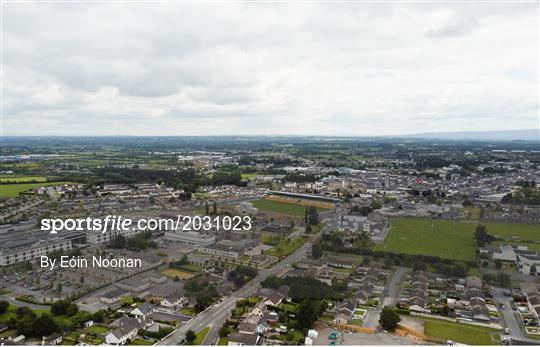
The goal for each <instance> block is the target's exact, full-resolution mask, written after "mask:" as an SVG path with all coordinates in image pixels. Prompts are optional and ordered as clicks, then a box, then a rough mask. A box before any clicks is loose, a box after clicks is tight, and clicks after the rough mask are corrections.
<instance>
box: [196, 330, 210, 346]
mask: <svg viewBox="0 0 540 347" xmlns="http://www.w3.org/2000/svg"><path fill="white" fill-rule="evenodd" d="M209 331H210V327H206V328H204V329H203V330H201V331H199V332H198V333H197V337H196V338H195V340H193V345H195V346H198V345H202V344H203V343H204V340H206V335H208V332H209Z"/></svg>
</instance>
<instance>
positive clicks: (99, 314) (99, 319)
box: [92, 310, 105, 323]
mask: <svg viewBox="0 0 540 347" xmlns="http://www.w3.org/2000/svg"><path fill="white" fill-rule="evenodd" d="M104 318H105V311H103V310H99V311H97V312H95V313H94V314H93V315H92V320H93V321H94V322H96V323H101V322H103V319H104Z"/></svg>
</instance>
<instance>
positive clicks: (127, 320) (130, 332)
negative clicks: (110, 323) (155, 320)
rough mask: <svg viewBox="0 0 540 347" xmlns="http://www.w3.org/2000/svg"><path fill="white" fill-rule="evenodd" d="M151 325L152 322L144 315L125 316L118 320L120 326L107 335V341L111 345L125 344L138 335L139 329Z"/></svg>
mask: <svg viewBox="0 0 540 347" xmlns="http://www.w3.org/2000/svg"><path fill="white" fill-rule="evenodd" d="M150 325H151V322H149V321H147V320H146V319H145V318H144V317H136V318H135V317H127V316H124V317H122V318H120V319H119V320H118V328H116V329H114V330H113V331H111V332H109V333H108V334H107V335H106V336H105V342H106V343H107V344H109V345H125V344H126V343H127V342H128V341H130V340H131V339H133V338H135V336H137V331H138V330H139V329H144V328H147V327H148V326H150Z"/></svg>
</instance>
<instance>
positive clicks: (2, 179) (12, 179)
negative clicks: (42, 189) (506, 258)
mask: <svg viewBox="0 0 540 347" xmlns="http://www.w3.org/2000/svg"><path fill="white" fill-rule="evenodd" d="M25 182H47V179H46V178H45V177H43V176H15V175H8V176H0V183H25Z"/></svg>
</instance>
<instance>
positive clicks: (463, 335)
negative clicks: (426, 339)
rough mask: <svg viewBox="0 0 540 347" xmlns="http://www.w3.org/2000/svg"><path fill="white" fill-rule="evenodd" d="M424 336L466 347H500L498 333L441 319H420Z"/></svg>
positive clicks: (493, 330)
mask: <svg viewBox="0 0 540 347" xmlns="http://www.w3.org/2000/svg"><path fill="white" fill-rule="evenodd" d="M422 320H424V321H425V322H426V325H425V330H424V334H425V335H427V336H431V337H437V338H440V339H443V340H452V341H455V342H460V343H464V344H468V345H500V342H501V341H500V337H499V335H498V334H499V333H500V331H498V330H495V329H490V328H485V327H481V326H477V325H469V324H460V323H455V322H449V321H444V320H441V319H429V318H422Z"/></svg>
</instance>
